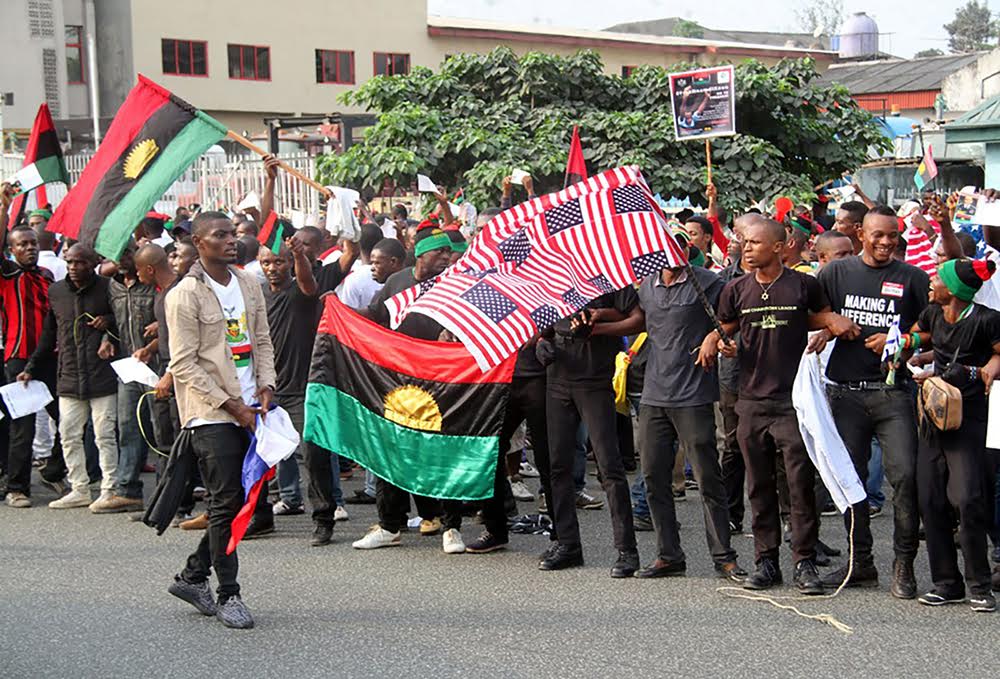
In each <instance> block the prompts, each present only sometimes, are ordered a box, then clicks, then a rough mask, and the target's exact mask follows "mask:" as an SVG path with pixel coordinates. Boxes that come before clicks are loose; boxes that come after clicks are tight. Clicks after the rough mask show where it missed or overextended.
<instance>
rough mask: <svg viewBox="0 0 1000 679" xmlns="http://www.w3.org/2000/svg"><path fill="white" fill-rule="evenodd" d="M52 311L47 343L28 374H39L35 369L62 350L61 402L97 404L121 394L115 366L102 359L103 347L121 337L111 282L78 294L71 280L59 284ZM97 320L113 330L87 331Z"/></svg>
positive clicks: (99, 281) (98, 279) (52, 289)
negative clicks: (66, 398) (97, 400)
mask: <svg viewBox="0 0 1000 679" xmlns="http://www.w3.org/2000/svg"><path fill="white" fill-rule="evenodd" d="M49 305H50V308H49V314H48V316H46V317H45V324H44V326H43V328H42V337H41V339H39V340H38V347H37V348H36V349H35V353H34V354H32V356H31V358H30V359H29V360H28V365H27V367H26V368H25V369H26V370H27V371H28V372H29V373H30V372H33V368H34V366H35V364H38V363H42V362H44V361H45V360H49V359H51V356H52V354H53V353H54V352H55V351H56V349H57V347H58V351H59V373H58V377H57V378H56V393H57V394H58V395H59V396H69V397H71V398H78V399H91V398H97V397H99V396H110V395H111V394H114V393H117V392H118V377H117V376H116V375H115V371H114V370H113V369H112V368H111V361H110V360H104V359H102V358H101V357H99V356H98V355H97V350H98V349H99V348H100V346H101V341H102V340H103V339H112V335H115V336H116V335H117V334H118V332H117V330H116V327H115V316H114V313H113V312H112V310H111V295H110V292H109V280H108V279H107V278H104V277H103V276H94V277H93V278H92V279H91V281H90V283H88V284H87V285H86V286H85V287H83V288H77V287H76V286H75V285H73V283H72V282H71V281H70V280H69V278H66V279H64V280H61V281H59V282H57V283H53V284H52V285H51V286H49ZM97 316H103V317H104V318H105V319H106V320H107V322H108V327H107V330H105V331H103V332H102V331H100V330H95V329H94V328H92V327H90V326H89V325H87V324H88V323H89V322H90V321H91V320H92V318H91V317H97Z"/></svg>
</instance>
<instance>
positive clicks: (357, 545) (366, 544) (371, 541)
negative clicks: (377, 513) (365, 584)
mask: <svg viewBox="0 0 1000 679" xmlns="http://www.w3.org/2000/svg"><path fill="white" fill-rule="evenodd" d="M398 546H399V533H390V532H389V531H387V530H384V529H383V528H382V527H381V526H377V527H375V528H373V529H371V530H370V531H368V534H367V535H365V536H364V537H363V538H361V539H360V540H356V541H354V542H352V543H351V547H354V549H378V548H379V547H398ZM462 549H465V547H464V546H463V547H462Z"/></svg>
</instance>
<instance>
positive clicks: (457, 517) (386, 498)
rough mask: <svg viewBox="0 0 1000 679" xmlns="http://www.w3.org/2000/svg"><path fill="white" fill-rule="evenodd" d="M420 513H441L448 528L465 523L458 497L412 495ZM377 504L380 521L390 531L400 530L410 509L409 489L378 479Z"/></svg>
mask: <svg viewBox="0 0 1000 679" xmlns="http://www.w3.org/2000/svg"><path fill="white" fill-rule="evenodd" d="M413 504H415V505H416V506H417V514H418V515H419V516H420V517H421V518H424V519H433V518H436V517H441V525H442V526H443V527H444V529H445V530H448V529H451V528H454V529H456V530H458V529H460V528H461V527H462V503H461V502H459V501H457V500H437V499H435V498H431V497H426V496H424V495H417V494H414V495H413ZM375 508H376V509H377V510H378V525H379V526H381V527H382V529H383V530H386V531H389V532H390V533H398V532H399V531H400V529H401V528H402V527H403V524H404V523H405V522H406V514H407V512H409V511H410V493H408V492H407V491H405V490H403V489H402V488H400V487H399V486H395V485H393V484H391V483H389V482H388V481H386V480H385V479H382V478H378V477H376V479H375Z"/></svg>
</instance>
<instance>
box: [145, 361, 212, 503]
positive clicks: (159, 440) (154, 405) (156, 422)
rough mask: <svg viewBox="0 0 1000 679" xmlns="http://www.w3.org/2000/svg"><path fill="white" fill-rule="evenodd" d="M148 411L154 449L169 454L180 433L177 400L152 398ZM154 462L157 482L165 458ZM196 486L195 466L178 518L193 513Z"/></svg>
mask: <svg viewBox="0 0 1000 679" xmlns="http://www.w3.org/2000/svg"><path fill="white" fill-rule="evenodd" d="M164 372H166V361H163V362H162V363H161V366H160V371H159V374H160V377H163V374H164ZM150 410H151V412H152V419H153V436H154V438H155V439H156V447H157V448H159V449H160V450H162V451H165V452H168V453H169V451H170V448H171V446H173V445H174V440H175V439H176V438H177V436H178V435H179V434H180V433H181V418H180V413H179V412H178V411H177V399H176V398H174V396H173V395H171V396H170V397H169V398H165V399H162V400H161V399H155V398H154V399H153V400H152V402H151V406H150ZM156 460H157V464H156V474H157V480H159V477H160V474H162V473H163V470H164V469H165V468H166V464H167V458H166V457H165V456H164V455H157V456H156ZM198 485H201V473H200V472H199V471H198V467H197V465H195V466H193V467H192V469H191V474H190V475H189V476H188V479H187V483H186V484H185V486H184V495H183V497H182V498H181V504H180V505H179V506H178V507H177V514H178V515H179V516H184V515H186V514H190V513H191V512H193V511H194V505H195V499H194V489H195V486H198Z"/></svg>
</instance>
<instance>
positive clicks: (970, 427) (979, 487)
mask: <svg viewBox="0 0 1000 679" xmlns="http://www.w3.org/2000/svg"><path fill="white" fill-rule="evenodd" d="M995 473H996V472H995V467H994V464H993V463H992V461H991V460H990V459H989V456H988V454H987V452H986V421H985V419H977V418H968V417H964V418H963V421H962V426H961V427H960V428H959V429H957V430H955V431H946V432H941V431H936V430H933V427H932V431H929V432H927V434H926V435H925V436H921V437H920V443H919V447H918V452H917V484H918V487H919V489H920V491H919V495H920V510H921V514H922V515H923V518H924V531H925V533H926V534H927V558H928V561H929V562H930V567H931V580H932V581H933V582H934V588H935V589H936V590H938V591H939V592H940V593H942V594H954V595H961V594H963V593H964V591H965V586H964V585H963V583H962V574H961V572H960V571H959V570H958V552H957V550H956V549H955V538H954V527H955V517H956V516H957V517H958V519H959V524H958V542H959V544H960V545H961V548H962V557H963V560H964V562H965V583H966V584H967V585H968V588H969V591H970V592H971V593H972V594H980V595H981V594H987V593H989V591H990V562H989V552H988V547H987V541H986V533H987V530H988V529H989V526H990V525H991V523H992V521H991V519H990V516H989V513H990V512H992V511H993V507H994V497H993V480H994V477H993V476H992V474H995Z"/></svg>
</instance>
